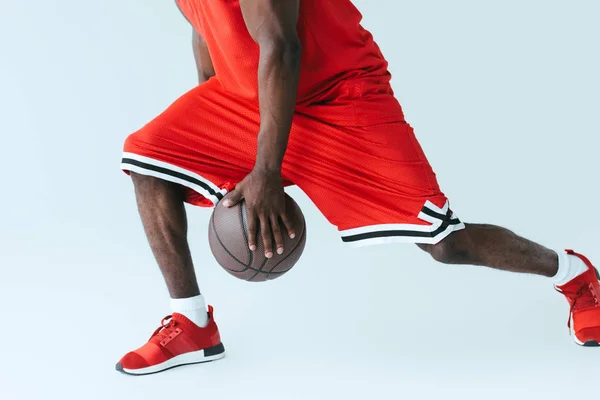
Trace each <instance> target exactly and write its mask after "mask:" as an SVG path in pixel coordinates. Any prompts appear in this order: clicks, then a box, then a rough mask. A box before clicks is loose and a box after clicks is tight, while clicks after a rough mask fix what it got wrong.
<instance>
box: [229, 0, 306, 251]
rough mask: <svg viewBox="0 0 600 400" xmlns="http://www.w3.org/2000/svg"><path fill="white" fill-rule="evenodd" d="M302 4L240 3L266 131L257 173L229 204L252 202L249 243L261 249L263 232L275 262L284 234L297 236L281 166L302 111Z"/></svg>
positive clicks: (285, 0)
mask: <svg viewBox="0 0 600 400" xmlns="http://www.w3.org/2000/svg"><path fill="white" fill-rule="evenodd" d="M299 2H300V0H240V7H241V10H242V14H243V17H244V21H245V22H246V26H247V28H248V32H249V33H250V35H251V36H252V38H253V39H254V41H255V42H256V43H257V44H258V46H259V49H260V58H259V61H258V101H259V106H260V129H259V132H258V145H257V149H256V160H255V163H254V168H253V169H252V171H251V172H250V174H248V176H246V178H244V179H243V180H242V181H241V182H240V183H238V184H237V186H236V188H235V190H234V191H232V192H231V193H229V194H228V195H227V197H226V198H225V199H224V202H223V204H224V205H225V207H231V206H232V205H234V204H236V203H238V202H240V201H241V200H242V199H244V200H245V202H246V215H247V216H248V219H247V221H248V244H249V246H250V250H252V251H254V250H255V249H256V232H257V231H258V229H260V233H261V236H262V240H263V245H264V248H265V256H266V257H267V258H270V257H273V250H274V249H273V242H275V248H276V250H277V253H278V254H281V253H282V252H283V239H282V230H281V225H280V223H279V221H282V222H283V224H284V225H285V228H286V230H287V233H288V235H289V237H290V238H294V237H295V232H294V226H293V222H295V221H291V220H290V219H289V218H288V215H287V212H286V209H285V192H284V191H283V183H282V179H281V164H282V162H283V156H284V154H285V150H286V147H287V143H288V137H289V135H290V128H291V126H292V118H293V117H294V110H295V108H296V97H297V94H298V93H297V92H298V78H299V75H300V52H301V47H300V41H299V39H298V36H297V33H296V25H297V22H298V8H299Z"/></svg>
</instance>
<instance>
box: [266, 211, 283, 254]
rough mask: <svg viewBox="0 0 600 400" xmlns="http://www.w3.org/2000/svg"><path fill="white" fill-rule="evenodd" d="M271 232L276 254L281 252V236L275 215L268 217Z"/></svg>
mask: <svg viewBox="0 0 600 400" xmlns="http://www.w3.org/2000/svg"><path fill="white" fill-rule="evenodd" d="M269 222H270V225H271V232H273V240H274V241H275V249H276V251H277V254H282V253H283V237H282V235H281V225H279V218H278V217H277V215H271V219H270V221H269Z"/></svg>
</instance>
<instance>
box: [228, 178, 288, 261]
mask: <svg viewBox="0 0 600 400" xmlns="http://www.w3.org/2000/svg"><path fill="white" fill-rule="evenodd" d="M242 200H244V201H245V202H246V216H247V218H248V245H249V247H250V250H252V251H254V250H256V232H257V231H258V229H259V228H260V233H261V236H262V240H263V244H264V247H265V256H266V257H267V258H271V257H273V241H275V246H276V250H277V253H278V254H281V253H283V237H282V232H281V225H280V224H279V221H280V220H281V222H283V225H284V226H285V228H286V230H287V233H288V235H289V237H290V238H292V239H293V238H294V237H295V236H296V233H295V231H294V227H293V224H292V221H291V220H290V218H289V217H288V214H287V213H286V209H285V192H284V190H283V183H282V180H281V174H280V173H279V172H270V171H264V170H258V169H255V170H252V172H250V174H248V175H247V176H246V177H245V178H244V179H243V180H242V181H241V182H240V183H238V184H237V186H236V187H235V189H234V190H233V191H231V192H230V193H228V194H227V195H226V196H225V198H224V199H223V206H225V207H232V206H234V205H236V204H238V203H239V202H240V201H242Z"/></svg>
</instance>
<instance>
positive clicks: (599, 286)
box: [556, 250, 600, 347]
mask: <svg viewBox="0 0 600 400" xmlns="http://www.w3.org/2000/svg"><path fill="white" fill-rule="evenodd" d="M567 253H568V254H571V255H573V256H576V257H579V258H580V259H581V260H583V262H584V263H585V264H586V265H587V266H588V270H587V271H586V272H584V273H583V274H581V275H579V276H578V277H577V278H575V279H573V280H571V281H569V282H567V283H566V284H564V285H562V286H556V290H558V291H559V292H561V293H562V294H564V295H565V297H566V298H567V300H568V301H569V304H570V305H571V312H570V315H569V323H568V326H569V329H570V330H571V336H573V339H574V340H575V343H577V344H579V345H581V346H589V347H592V346H593V347H597V346H600V282H599V279H600V273H598V270H597V269H596V268H594V266H593V265H592V263H591V262H590V260H588V259H587V258H586V257H585V256H584V255H581V254H578V253H575V252H574V251H573V250H567Z"/></svg>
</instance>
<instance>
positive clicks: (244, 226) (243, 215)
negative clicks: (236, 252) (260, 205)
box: [240, 203, 254, 267]
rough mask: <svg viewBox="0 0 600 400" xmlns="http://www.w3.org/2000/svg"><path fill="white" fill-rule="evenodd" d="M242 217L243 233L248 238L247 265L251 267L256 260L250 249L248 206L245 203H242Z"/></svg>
mask: <svg viewBox="0 0 600 400" xmlns="http://www.w3.org/2000/svg"><path fill="white" fill-rule="evenodd" d="M240 218H241V220H242V233H243V234H244V238H245V239H246V248H247V251H248V265H246V266H247V267H250V266H251V265H252V263H253V262H254V253H253V252H252V250H250V247H248V232H247V231H248V224H247V223H246V207H245V206H244V203H242V204H240Z"/></svg>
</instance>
